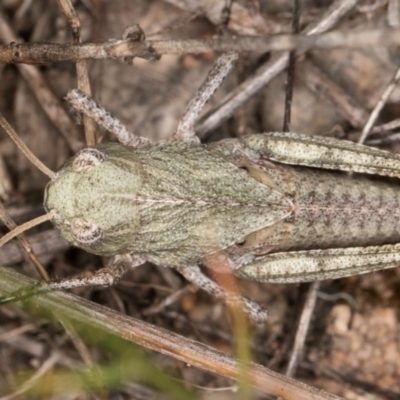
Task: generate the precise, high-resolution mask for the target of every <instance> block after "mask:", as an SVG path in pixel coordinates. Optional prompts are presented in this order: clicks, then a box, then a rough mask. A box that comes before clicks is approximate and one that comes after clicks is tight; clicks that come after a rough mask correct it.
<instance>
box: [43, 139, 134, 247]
mask: <svg viewBox="0 0 400 400" xmlns="http://www.w3.org/2000/svg"><path fill="white" fill-rule="evenodd" d="M140 171H141V169H140V165H139V162H138V161H137V159H136V157H135V155H134V154H133V153H132V152H131V150H130V149H129V148H127V147H125V146H122V145H119V144H114V143H108V144H103V145H99V146H96V147H90V148H86V149H83V150H81V151H80V152H79V153H77V154H76V156H75V157H73V158H72V159H70V160H68V161H67V162H66V163H65V165H64V166H63V167H62V168H61V170H60V171H59V172H58V174H57V177H56V178H55V179H53V180H52V181H51V182H50V183H49V184H48V185H47V187H46V191H45V199H44V207H45V209H46V210H47V211H48V212H49V211H53V212H55V213H56V215H57V216H58V217H57V218H56V219H55V220H53V223H54V225H55V227H56V228H57V229H58V230H59V231H60V234H61V236H63V237H64V238H65V239H66V240H67V241H69V242H70V243H72V244H74V245H75V246H77V247H80V248H83V249H85V250H87V251H89V252H91V253H95V254H100V255H111V254H119V253H124V252H125V249H126V246H127V245H128V244H129V243H131V241H132V240H133V239H132V236H133V235H134V233H135V231H136V229H135V228H137V227H138V224H139V216H138V211H137V206H136V204H135V198H136V195H137V193H138V191H139V189H140V187H141V182H142V179H141V178H142V177H141V173H140Z"/></svg>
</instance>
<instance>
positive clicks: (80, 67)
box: [58, 0, 96, 146]
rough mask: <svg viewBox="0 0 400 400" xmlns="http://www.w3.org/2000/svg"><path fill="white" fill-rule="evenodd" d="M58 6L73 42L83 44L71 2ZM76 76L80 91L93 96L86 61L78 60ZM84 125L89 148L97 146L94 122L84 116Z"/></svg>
mask: <svg viewBox="0 0 400 400" xmlns="http://www.w3.org/2000/svg"><path fill="white" fill-rule="evenodd" d="M58 4H59V6H60V8H61V10H62V12H63V13H64V15H65V17H66V18H67V20H68V23H69V25H70V27H71V30H72V40H73V43H74V44H80V43H81V33H80V29H81V21H80V20H79V17H78V14H77V13H76V11H75V9H74V7H73V5H72V3H71V1H70V0H58ZM76 75H77V81H78V89H79V90H81V91H82V92H84V93H85V94H87V95H88V96H90V97H91V96H92V91H91V88H90V82H89V75H88V70H87V63H86V60H77V62H76ZM83 125H84V127H85V138H86V145H87V146H94V145H95V144H96V134H95V125H94V121H93V120H92V119H91V118H89V117H88V116H86V115H83Z"/></svg>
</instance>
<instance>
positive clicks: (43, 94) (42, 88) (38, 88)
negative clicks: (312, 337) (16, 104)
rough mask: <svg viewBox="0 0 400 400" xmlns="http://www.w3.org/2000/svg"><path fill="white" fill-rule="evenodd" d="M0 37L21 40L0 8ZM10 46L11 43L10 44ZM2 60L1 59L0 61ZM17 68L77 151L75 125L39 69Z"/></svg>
mask: <svg viewBox="0 0 400 400" xmlns="http://www.w3.org/2000/svg"><path fill="white" fill-rule="evenodd" d="M0 39H1V40H2V41H3V42H6V43H9V42H16V41H21V40H20V39H19V38H18V37H17V36H16V35H15V34H14V32H13V31H12V29H11V27H10V25H9V24H8V23H7V22H6V19H5V17H4V14H3V12H2V11H1V9H0ZM10 46H11V47H12V45H10ZM0 52H1V50H0ZM0 62H2V61H0ZM18 69H19V71H20V73H21V75H22V76H23V78H24V79H25V80H26V82H27V83H28V85H29V87H30V88H31V90H32V92H33V94H34V95H35V97H36V99H37V100H38V102H39V104H41V106H42V107H43V110H44V111H45V113H46V114H47V116H48V117H49V118H50V120H51V121H52V123H53V125H54V126H55V127H56V128H57V129H58V131H59V132H60V133H61V135H62V136H63V138H64V140H65V141H66V143H67V144H68V146H69V147H70V149H71V150H72V151H73V152H77V151H78V150H80V149H81V148H82V147H83V143H81V142H80V140H78V139H77V138H78V136H79V133H78V131H77V129H76V127H75V125H74V124H73V123H72V122H71V120H70V118H69V116H68V114H67V113H66V112H65V110H64V109H63V108H62V106H61V103H60V101H59V100H58V98H57V97H56V96H55V95H54V93H53V92H52V91H51V90H50V89H49V87H48V85H47V83H46V81H45V80H44V79H43V77H42V75H41V74H40V72H39V70H38V69H37V68H36V67H34V66H32V65H25V64H18Z"/></svg>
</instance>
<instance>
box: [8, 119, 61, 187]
mask: <svg viewBox="0 0 400 400" xmlns="http://www.w3.org/2000/svg"><path fill="white" fill-rule="evenodd" d="M0 125H1V126H2V128H3V129H4V130H5V131H6V132H7V134H8V136H10V138H11V139H12V140H13V141H14V143H15V144H16V145H17V146H18V148H19V149H20V150H21V151H22V153H23V154H24V155H25V157H26V158H27V159H28V160H29V161H30V162H31V163H32V164H33V165H35V166H36V167H37V168H38V169H39V170H40V171H42V172H43V173H44V174H45V175H47V176H48V177H49V178H50V179H55V178H56V177H57V174H56V173H55V172H53V171H52V170H51V169H50V168H47V167H46V166H45V165H44V164H43V163H42V162H41V161H40V160H39V159H38V158H37V157H36V156H35V155H34V154H33V153H32V152H31V151H30V150H29V149H28V147H27V146H26V144H25V143H24V142H23V141H22V140H21V138H20V137H19V136H18V135H17V133H16V132H15V131H14V129H13V128H12V126H11V125H10V124H9V123H8V122H7V121H6V119H5V118H4V117H3V115H2V114H1V113H0Z"/></svg>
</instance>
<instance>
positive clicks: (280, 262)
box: [235, 244, 400, 283]
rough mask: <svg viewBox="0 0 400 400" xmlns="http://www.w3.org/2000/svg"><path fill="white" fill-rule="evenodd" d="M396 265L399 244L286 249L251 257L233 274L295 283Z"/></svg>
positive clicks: (344, 275) (366, 271)
mask: <svg viewBox="0 0 400 400" xmlns="http://www.w3.org/2000/svg"><path fill="white" fill-rule="evenodd" d="M399 265H400V244H394V245H392V244H391V245H384V246H368V247H350V248H343V249H341V248H339V249H325V250H308V251H290V252H284V253H275V254H269V255H265V256H258V257H255V258H254V260H252V261H251V262H249V263H247V264H245V265H242V266H240V267H238V269H236V270H235V275H237V276H239V277H241V278H245V279H252V280H255V281H258V282H271V283H296V282H312V281H316V280H318V281H319V280H324V279H338V278H344V277H347V276H351V275H358V274H365V273H368V272H373V271H378V270H382V269H388V268H395V267H397V266H399Z"/></svg>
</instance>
